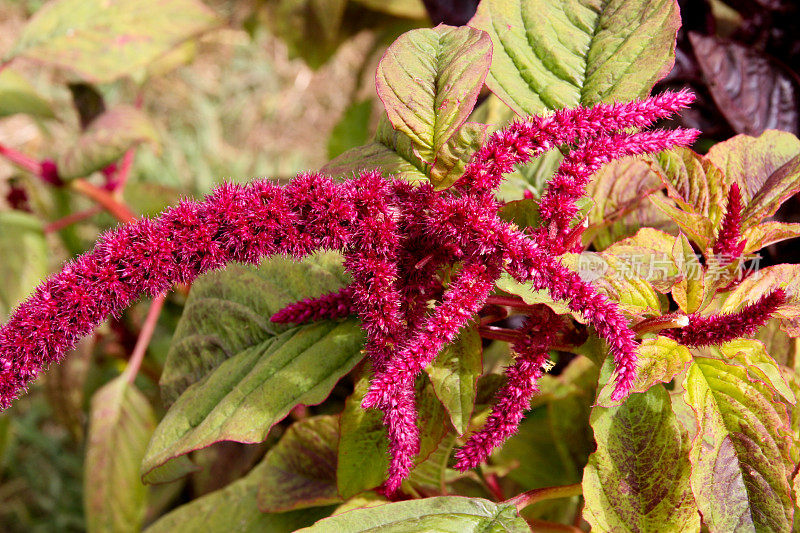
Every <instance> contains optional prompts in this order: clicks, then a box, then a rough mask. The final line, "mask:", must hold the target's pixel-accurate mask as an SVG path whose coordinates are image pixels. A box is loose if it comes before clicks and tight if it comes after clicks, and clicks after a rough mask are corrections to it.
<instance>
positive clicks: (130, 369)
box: [125, 293, 167, 383]
mask: <svg viewBox="0 0 800 533" xmlns="http://www.w3.org/2000/svg"><path fill="white" fill-rule="evenodd" d="M166 298H167V294H166V293H161V294H159V295H158V296H156V297H155V298H153V301H152V302H151V303H150V309H149V310H148V311H147V317H146V318H145V319H144V324H142V330H141V331H140V332H139V338H137V339H136V346H134V347H133V353H131V358H130V359H129V360H128V366H127V368H126V369H125V372H127V373H128V383H133V380H135V379H136V374H138V373H139V367H140V366H142V361H143V360H144V355H145V353H147V347H148V345H149V344H150V339H152V338H153V332H154V331H155V329H156V322H158V316H159V315H160V314H161V308H162V307H163V306H164V300H165V299H166Z"/></svg>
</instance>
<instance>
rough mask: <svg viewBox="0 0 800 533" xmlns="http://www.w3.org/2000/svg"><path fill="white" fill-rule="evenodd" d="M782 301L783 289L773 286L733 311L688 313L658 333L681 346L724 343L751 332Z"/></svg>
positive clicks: (750, 334)
mask: <svg viewBox="0 0 800 533" xmlns="http://www.w3.org/2000/svg"><path fill="white" fill-rule="evenodd" d="M785 302H786V292H785V291H784V290H783V289H775V290H774V291H772V292H771V293H769V294H767V295H765V296H762V297H761V299H760V300H758V301H757V302H755V303H752V304H750V305H747V306H745V307H743V308H742V310H741V311H738V312H736V313H730V314H720V315H708V316H702V315H698V314H696V313H694V314H691V315H689V317H688V318H689V324H688V325H686V326H684V327H682V328H675V329H665V330H663V331H662V332H661V333H660V335H664V336H665V337H669V338H671V339H673V340H675V341H678V342H679V343H681V344H683V345H684V346H714V345H720V344H724V343H726V342H729V341H732V340H733V339H738V338H739V337H750V336H752V335H754V334H755V333H756V332H757V331H758V328H760V327H761V326H763V325H764V324H766V323H767V320H769V319H770V317H772V315H773V313H775V311H777V310H778V308H779V307H780V306H781V305H783V304H784V303H785Z"/></svg>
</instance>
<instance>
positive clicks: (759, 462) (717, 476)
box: [685, 357, 793, 531]
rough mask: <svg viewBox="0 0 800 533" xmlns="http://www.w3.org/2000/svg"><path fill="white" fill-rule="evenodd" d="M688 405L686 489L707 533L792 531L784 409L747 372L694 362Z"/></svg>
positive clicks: (701, 359) (714, 361)
mask: <svg viewBox="0 0 800 533" xmlns="http://www.w3.org/2000/svg"><path fill="white" fill-rule="evenodd" d="M685 386H686V396H685V397H686V401H687V403H688V404H689V405H690V406H691V407H692V409H693V410H694V412H695V416H696V418H697V425H698V435H697V437H696V438H695V440H694V441H693V442H692V447H691V451H690V459H691V462H692V476H691V484H692V491H693V492H694V494H695V497H696V499H697V504H698V506H699V508H700V512H701V513H703V520H704V522H705V523H706V524H708V527H709V529H710V530H711V531H734V530H736V531H790V530H791V529H792V514H793V507H792V499H791V494H790V493H791V487H790V485H789V481H788V478H789V475H790V474H791V470H792V468H793V465H792V463H791V461H790V460H789V457H788V450H789V449H790V446H791V443H790V441H789V439H788V437H787V436H786V435H787V433H788V430H789V420H788V415H787V414H786V409H785V407H784V406H782V405H775V404H774V403H773V401H772V397H773V391H772V390H771V389H770V388H769V387H767V386H765V385H764V384H762V383H760V382H758V381H752V380H750V379H749V377H748V375H747V370H746V369H745V368H742V367H740V366H734V365H730V364H728V363H726V362H723V361H721V360H717V359H708V358H704V357H697V358H695V362H694V364H693V365H692V366H691V367H690V368H689V373H688V374H687V377H686V385H685Z"/></svg>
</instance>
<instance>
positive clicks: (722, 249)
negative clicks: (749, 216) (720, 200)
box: [713, 183, 747, 263]
mask: <svg viewBox="0 0 800 533" xmlns="http://www.w3.org/2000/svg"><path fill="white" fill-rule="evenodd" d="M742 211H743V205H742V193H741V191H739V185H738V184H736V183H734V184H733V185H731V190H730V192H729V193H728V205H727V207H726V208H725V216H724V217H723V218H722V226H721V227H720V229H719V235H717V241H716V242H715V243H714V249H713V250H714V255H716V256H718V257H720V258H722V259H723V260H724V261H725V262H726V263H731V262H732V261H735V260H736V259H738V258H739V257H740V256H741V255H742V252H743V251H744V247H745V245H746V244H747V240H746V239H742V240H740V238H741V236H742Z"/></svg>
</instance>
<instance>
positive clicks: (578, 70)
mask: <svg viewBox="0 0 800 533" xmlns="http://www.w3.org/2000/svg"><path fill="white" fill-rule="evenodd" d="M470 26H473V27H475V28H479V29H482V30H484V31H486V32H488V33H489V34H490V35H491V38H492V43H493V44H494V50H493V54H492V68H491V71H490V73H489V76H488V77H487V79H486V84H487V85H488V87H489V88H490V89H491V91H492V92H493V93H495V94H496V95H497V96H499V97H500V98H501V99H502V100H503V101H504V102H505V103H506V104H508V105H509V106H510V107H511V108H513V109H514V111H516V112H517V113H518V114H522V115H525V114H529V115H535V114H539V113H542V112H543V111H547V110H551V109H560V108H564V107H573V106H576V105H578V104H580V105H592V104H596V103H598V102H610V101H615V100H616V101H621V100H632V99H635V98H640V97H643V96H646V95H647V94H648V93H649V92H650V89H651V88H652V87H653V84H654V83H655V82H656V81H658V80H659V79H661V78H662V77H663V76H664V75H665V74H666V73H667V72H669V70H670V69H671V68H672V65H673V61H674V54H675V34H676V32H677V30H678V27H679V26H680V15H679V12H678V3H677V2H675V1H673V0H636V1H633V2H630V1H626V0H612V1H610V2H603V3H597V2H593V1H591V0H579V1H577V2H567V1H566V0H556V1H553V0H532V1H531V0H525V1H523V0H512V1H508V0H484V1H483V2H481V4H480V5H479V6H478V12H477V14H476V15H475V17H474V18H473V19H472V20H471V21H470Z"/></svg>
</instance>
